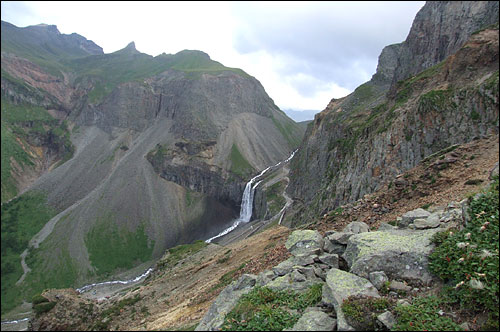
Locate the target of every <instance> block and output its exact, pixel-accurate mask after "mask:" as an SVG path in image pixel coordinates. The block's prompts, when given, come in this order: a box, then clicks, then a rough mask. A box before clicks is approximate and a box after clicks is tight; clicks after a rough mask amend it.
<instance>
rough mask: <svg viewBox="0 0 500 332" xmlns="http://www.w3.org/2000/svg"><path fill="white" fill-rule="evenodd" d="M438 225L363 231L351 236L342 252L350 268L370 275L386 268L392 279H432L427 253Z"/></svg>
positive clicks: (353, 271)
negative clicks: (418, 228)
mask: <svg viewBox="0 0 500 332" xmlns="http://www.w3.org/2000/svg"><path fill="white" fill-rule="evenodd" d="M437 231H438V230H437V229H429V230H421V231H411V230H390V231H383V232H382V231H377V232H368V233H360V234H356V235H354V236H352V237H351V238H350V239H349V243H348V245H347V248H346V251H345V253H344V255H343V256H342V257H343V258H344V259H345V260H346V262H347V264H348V266H349V269H350V272H352V273H354V274H356V275H358V276H360V277H363V278H368V277H369V275H370V273H371V272H375V271H384V272H385V274H386V275H387V276H388V277H389V278H390V279H399V280H405V281H419V282H422V283H424V284H428V283H430V281H431V280H432V275H431V274H430V273H429V271H428V270H427V265H428V256H429V254H430V252H431V250H432V249H433V248H434V245H433V244H432V243H431V237H432V236H433V235H434V234H435V233H436V232H437Z"/></svg>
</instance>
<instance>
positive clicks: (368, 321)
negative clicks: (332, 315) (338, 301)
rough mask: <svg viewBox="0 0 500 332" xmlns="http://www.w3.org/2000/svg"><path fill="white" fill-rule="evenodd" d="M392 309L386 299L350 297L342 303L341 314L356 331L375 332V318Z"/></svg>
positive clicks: (392, 303) (391, 301) (391, 305)
mask: <svg viewBox="0 0 500 332" xmlns="http://www.w3.org/2000/svg"><path fill="white" fill-rule="evenodd" d="M392 307H394V301H393V300H390V299H387V298H384V297H382V298H375V297H363V296H356V295H355V296H350V297H349V298H347V299H345V300H344V302H343V303H342V312H343V313H344V315H345V318H346V319H347V322H348V323H349V325H351V326H352V327H354V328H355V329H356V331H375V330H376V328H377V325H376V322H377V316H378V315H380V314H382V313H383V312H385V311H387V310H390V309H391V308H392Z"/></svg>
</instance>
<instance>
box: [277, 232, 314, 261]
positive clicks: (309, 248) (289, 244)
mask: <svg viewBox="0 0 500 332" xmlns="http://www.w3.org/2000/svg"><path fill="white" fill-rule="evenodd" d="M285 247H286V248H287V249H288V251H290V253H291V254H292V255H294V256H300V255H311V254H319V253H321V251H322V249H323V237H322V236H321V234H319V232H318V231H315V230H297V231H294V232H292V234H290V236H289V237H288V240H287V241H286V243H285Z"/></svg>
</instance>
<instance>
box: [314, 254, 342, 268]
mask: <svg viewBox="0 0 500 332" xmlns="http://www.w3.org/2000/svg"><path fill="white" fill-rule="evenodd" d="M318 259H319V261H320V262H321V263H324V264H326V265H328V267H330V268H332V267H334V268H336V269H338V268H339V255H337V254H322V255H320V256H319V257H318Z"/></svg>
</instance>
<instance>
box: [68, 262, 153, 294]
mask: <svg viewBox="0 0 500 332" xmlns="http://www.w3.org/2000/svg"><path fill="white" fill-rule="evenodd" d="M151 272H153V268H152V267H151V268H149V269H147V270H146V272H144V273H143V274H141V275H140V276H137V277H135V278H134V279H130V280H114V281H105V282H99V283H96V284H90V285H86V286H83V287H81V288H78V289H77V290H76V291H77V292H78V293H84V292H86V291H88V290H89V289H92V288H94V287H96V286H101V285H114V284H122V285H128V284H131V283H133V282H138V281H139V280H141V279H142V278H146V277H147V276H148V274H150V273H151Z"/></svg>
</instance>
